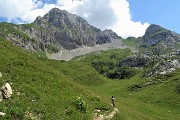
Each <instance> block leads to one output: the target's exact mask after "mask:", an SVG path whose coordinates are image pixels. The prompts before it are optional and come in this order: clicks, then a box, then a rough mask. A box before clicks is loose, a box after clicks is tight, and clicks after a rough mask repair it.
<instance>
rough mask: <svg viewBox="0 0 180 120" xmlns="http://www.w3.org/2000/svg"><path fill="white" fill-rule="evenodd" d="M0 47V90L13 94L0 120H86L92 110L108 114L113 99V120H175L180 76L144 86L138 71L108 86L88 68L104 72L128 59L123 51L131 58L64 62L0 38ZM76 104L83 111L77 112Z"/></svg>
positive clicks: (116, 55)
mask: <svg viewBox="0 0 180 120" xmlns="http://www.w3.org/2000/svg"><path fill="white" fill-rule="evenodd" d="M0 44H1V46H0V52H1V54H0V59H1V61H0V72H1V73H2V74H3V77H2V78H0V79H1V84H3V83H4V82H5V81H8V82H9V83H10V84H11V85H12V89H13V96H12V97H11V99H7V100H4V101H3V102H1V104H0V110H1V111H2V112H5V113H6V115H5V116H4V117H2V119H33V118H35V119H52V118H53V119H69V120H74V119H87V120H91V119H93V114H94V113H93V112H94V110H95V108H103V109H104V108H105V109H109V108H111V106H110V103H111V101H110V98H111V96H112V95H114V96H115V98H116V107H117V108H118V109H119V110H120V113H119V114H116V115H115V116H114V117H113V119H116V120H121V119H122V120H123V119H124V120H127V119H138V120H144V119H151V120H153V119H154V120H156V119H160V120H161V119H174V120H176V119H178V118H179V117H180V114H179V108H180V107H179V106H180V105H179V102H178V101H179V100H180V96H179V84H180V83H179V78H180V76H179V75H180V74H179V72H180V71H179V70H177V71H175V72H173V73H171V74H169V75H166V76H164V75H160V76H157V77H155V78H152V79H151V80H149V79H148V78H146V77H142V76H141V75H142V74H143V73H144V72H143V69H136V70H135V69H134V70H135V72H136V74H134V75H133V76H132V77H130V78H125V79H123V80H121V79H114V80H112V79H107V78H105V77H103V76H101V75H99V74H98V73H97V72H96V70H95V69H94V68H93V66H92V67H91V62H93V63H96V64H97V65H98V61H101V62H104V63H106V65H107V67H109V65H111V62H113V63H114V67H115V66H116V65H117V63H118V61H119V60H122V59H123V58H124V57H125V56H128V54H127V51H129V54H131V51H130V50H129V49H126V50H116V49H115V50H111V51H106V52H97V53H94V54H89V55H88V56H89V57H88V56H83V57H82V58H81V57H80V58H77V59H74V60H73V61H69V62H65V61H55V60H47V59H46V58H42V57H39V56H37V55H36V54H31V53H28V52H27V51H25V50H22V49H20V48H18V47H16V46H14V45H12V44H11V43H9V42H7V40H4V39H3V38H1V40H0ZM94 55H95V56H96V57H95V56H94ZM99 57H100V58H101V59H98V58H99ZM79 60H80V61H79ZM99 65H101V64H99ZM100 74H101V73H100ZM162 81H163V82H162ZM149 82H152V83H151V84H149ZM77 97H80V99H78V98H77ZM79 101H80V102H79ZM81 102H82V103H83V105H84V107H83V108H79V107H78V106H79V103H81ZM110 111H111V109H110V110H109V112H110Z"/></svg>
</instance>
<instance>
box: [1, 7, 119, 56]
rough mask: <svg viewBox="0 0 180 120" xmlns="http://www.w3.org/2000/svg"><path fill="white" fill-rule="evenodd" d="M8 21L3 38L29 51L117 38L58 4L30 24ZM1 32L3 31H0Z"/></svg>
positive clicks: (54, 48) (87, 44) (63, 47)
mask: <svg viewBox="0 0 180 120" xmlns="http://www.w3.org/2000/svg"><path fill="white" fill-rule="evenodd" d="M7 25H8V26H9V27H11V28H10V29H13V32H12V31H11V30H10V29H9V28H7V27H6V26H7ZM7 25H6V26H5V27H4V29H6V30H7V31H8V32H9V34H8V36H6V35H5V36H6V38H7V39H8V40H10V41H12V42H13V43H15V44H16V45H18V46H21V47H23V48H25V49H27V50H29V51H50V52H53V53H54V52H58V51H59V50H60V49H66V50H72V49H75V48H78V47H81V46H94V45H96V44H104V43H110V42H111V40H113V39H116V38H120V37H119V36H118V35H117V34H116V33H114V32H113V31H110V30H107V31H109V32H107V31H106V32H102V31H101V30H100V29H98V28H96V27H93V26H91V25H89V24H88V22H87V21H86V20H84V19H83V18H81V17H79V16H77V15H75V14H71V13H69V12H67V11H65V10H60V9H57V8H54V9H52V10H50V11H49V12H48V13H47V14H45V15H44V16H43V17H40V16H39V17H37V18H36V20H35V21H34V22H33V23H31V24H24V25H10V24H7ZM14 31H15V34H14ZM1 33H2V34H3V35H4V33H3V31H2V32H1ZM19 33H20V34H19ZM22 34H23V35H22Z"/></svg>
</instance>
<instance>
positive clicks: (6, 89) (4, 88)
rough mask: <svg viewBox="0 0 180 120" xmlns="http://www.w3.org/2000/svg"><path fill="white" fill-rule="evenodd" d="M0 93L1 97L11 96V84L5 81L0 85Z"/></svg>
mask: <svg viewBox="0 0 180 120" xmlns="http://www.w3.org/2000/svg"><path fill="white" fill-rule="evenodd" d="M1 93H2V96H3V98H5V99H7V98H10V97H11V95H12V89H11V86H10V84H9V83H6V84H5V85H3V86H2V88H1Z"/></svg>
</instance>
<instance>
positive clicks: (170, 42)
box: [141, 24, 180, 54]
mask: <svg viewBox="0 0 180 120" xmlns="http://www.w3.org/2000/svg"><path fill="white" fill-rule="evenodd" d="M141 46H142V47H146V48H149V47H152V51H154V52H155V53H156V54H164V53H167V52H169V53H173V52H176V53H178V52H179V51H180V34H177V33H175V32H172V31H170V30H167V29H165V28H163V27H161V26H159V25H154V24H152V25H150V26H149V27H148V28H147V30H146V33H145V35H144V36H143V38H142V43H141Z"/></svg>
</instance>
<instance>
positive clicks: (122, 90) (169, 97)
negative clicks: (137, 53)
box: [76, 49, 180, 120]
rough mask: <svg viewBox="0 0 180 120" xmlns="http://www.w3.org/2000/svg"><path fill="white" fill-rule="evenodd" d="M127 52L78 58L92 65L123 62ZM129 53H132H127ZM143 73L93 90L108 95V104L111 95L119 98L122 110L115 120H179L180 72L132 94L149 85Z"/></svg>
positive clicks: (110, 81)
mask: <svg viewBox="0 0 180 120" xmlns="http://www.w3.org/2000/svg"><path fill="white" fill-rule="evenodd" d="M126 50H127V49H126ZM126 50H119V51H118V50H110V51H106V52H101V53H99V54H91V55H88V56H83V57H82V58H81V59H80V58H78V60H80V61H82V62H84V61H85V63H88V64H90V63H92V62H94V61H100V62H101V61H102V60H103V61H104V62H105V61H107V62H108V61H113V60H114V61H116V60H115V59H114V58H118V59H121V58H122V56H126V55H128V54H124V55H123V53H121V52H122V51H126ZM117 51H118V52H117ZM117 53H121V54H117ZM125 53H128V52H127V51H126V52H125ZM112 54H114V55H115V56H114V58H113V59H112V57H111V56H113V55H112ZM76 60H77V59H76ZM116 62H118V61H116ZM90 65H91V64H90ZM142 73H143V70H141V69H139V70H137V71H136V75H135V76H134V77H132V78H130V79H124V80H109V81H107V82H106V83H105V84H103V85H101V86H96V87H94V86H92V87H90V89H93V90H95V91H96V92H98V93H100V94H101V95H104V99H105V100H106V101H109V100H110V96H112V95H114V96H115V98H116V104H117V106H116V107H118V108H119V109H120V114H118V115H117V116H115V118H114V119H117V120H119V119H124V120H127V119H134V120H157V119H161V120H164V119H167V120H170V119H173V120H178V118H180V113H179V111H180V103H179V101H180V95H179V94H178V93H177V90H176V86H177V85H178V84H180V79H179V78H180V74H179V73H180V70H177V71H176V72H174V73H172V74H170V75H166V76H158V77H157V78H154V79H153V80H154V81H156V82H157V81H164V82H162V83H160V82H157V83H156V84H153V85H149V86H146V87H143V88H140V89H137V90H136V91H130V90H129V87H130V86H132V85H135V84H142V83H147V82H148V79H147V78H142V77H140V76H141V75H142Z"/></svg>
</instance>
